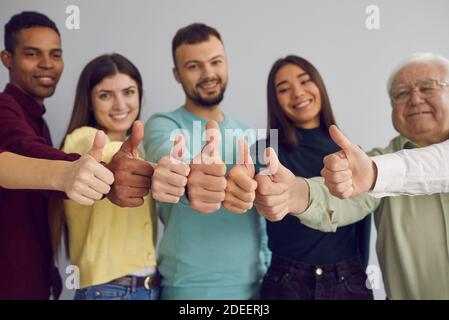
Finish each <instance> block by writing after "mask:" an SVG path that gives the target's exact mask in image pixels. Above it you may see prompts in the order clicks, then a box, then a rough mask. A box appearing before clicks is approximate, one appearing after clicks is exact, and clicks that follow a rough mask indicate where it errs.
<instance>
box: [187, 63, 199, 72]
mask: <svg viewBox="0 0 449 320" xmlns="http://www.w3.org/2000/svg"><path fill="white" fill-rule="evenodd" d="M198 68H199V66H198V64H197V63H190V64H188V65H187V69H188V70H192V71H193V70H196V69H198Z"/></svg>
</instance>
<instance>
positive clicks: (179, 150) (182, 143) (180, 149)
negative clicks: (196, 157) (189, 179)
mask: <svg viewBox="0 0 449 320" xmlns="http://www.w3.org/2000/svg"><path fill="white" fill-rule="evenodd" d="M185 151H186V140H185V139H184V136H183V135H182V134H178V135H177V136H176V138H175V141H174V142H173V149H172V152H171V156H172V157H173V158H174V159H176V160H179V161H182V160H183V159H184V154H185Z"/></svg>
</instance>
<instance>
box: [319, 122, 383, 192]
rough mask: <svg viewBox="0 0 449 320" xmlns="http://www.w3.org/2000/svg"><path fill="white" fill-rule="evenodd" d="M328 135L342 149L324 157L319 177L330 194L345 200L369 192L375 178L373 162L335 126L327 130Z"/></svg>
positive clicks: (375, 172) (375, 170)
mask: <svg viewBox="0 0 449 320" xmlns="http://www.w3.org/2000/svg"><path fill="white" fill-rule="evenodd" d="M329 134H330V136H331V138H332V140H334V142H335V143H336V144H337V145H338V146H339V147H340V148H341V149H342V150H341V151H339V152H336V153H333V154H330V155H328V156H326V157H325V158H324V161H323V162H324V168H323V169H322V170H321V175H322V176H323V177H324V181H325V184H326V186H327V188H328V189H329V191H330V193H331V194H332V195H334V196H336V197H338V198H341V199H345V198H349V197H352V196H356V195H358V194H360V193H363V192H366V191H369V190H371V189H372V188H373V186H374V184H375V182H376V177H377V169H376V165H375V164H374V162H373V161H372V160H371V159H370V158H369V157H368V156H367V155H366V153H365V152H363V150H362V149H360V148H359V147H358V146H357V145H355V144H353V143H352V142H351V141H349V140H348V138H346V137H345V136H344V135H343V133H341V131H340V130H338V129H337V127H336V126H334V125H332V126H331V127H330V128H329Z"/></svg>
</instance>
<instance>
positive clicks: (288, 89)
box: [278, 87, 290, 94]
mask: <svg viewBox="0 0 449 320" xmlns="http://www.w3.org/2000/svg"><path fill="white" fill-rule="evenodd" d="M288 91H290V87H280V88H278V93H280V94H282V93H287V92H288Z"/></svg>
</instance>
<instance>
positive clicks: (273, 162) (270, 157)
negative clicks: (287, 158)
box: [265, 147, 280, 176]
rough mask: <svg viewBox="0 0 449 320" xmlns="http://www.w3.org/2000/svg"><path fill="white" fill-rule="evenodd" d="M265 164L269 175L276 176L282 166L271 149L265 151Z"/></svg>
mask: <svg viewBox="0 0 449 320" xmlns="http://www.w3.org/2000/svg"><path fill="white" fill-rule="evenodd" d="M265 163H266V165H267V168H268V174H269V175H271V176H274V175H276V174H277V173H278V170H279V166H280V163H279V159H278V155H277V154H276V151H274V149H273V148H271V147H270V148H266V149H265Z"/></svg>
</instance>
